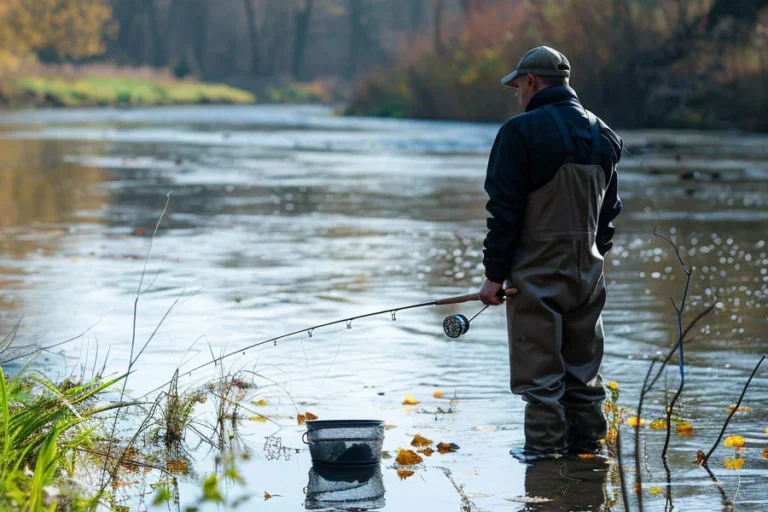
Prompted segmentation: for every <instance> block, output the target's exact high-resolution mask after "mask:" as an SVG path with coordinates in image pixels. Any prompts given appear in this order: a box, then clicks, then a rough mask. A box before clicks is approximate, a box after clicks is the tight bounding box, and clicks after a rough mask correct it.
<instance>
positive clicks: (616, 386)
mask: <svg viewBox="0 0 768 512" xmlns="http://www.w3.org/2000/svg"><path fill="white" fill-rule="evenodd" d="M608 387H609V388H610V389H612V390H614V391H617V390H618V389H619V383H618V382H616V381H615V380H612V381H611V382H609V383H608Z"/></svg>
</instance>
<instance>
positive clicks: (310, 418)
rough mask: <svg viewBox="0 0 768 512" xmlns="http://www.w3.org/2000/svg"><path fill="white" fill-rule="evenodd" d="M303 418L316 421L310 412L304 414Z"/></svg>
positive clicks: (315, 417)
mask: <svg viewBox="0 0 768 512" xmlns="http://www.w3.org/2000/svg"><path fill="white" fill-rule="evenodd" d="M304 416H305V417H306V418H307V419H308V420H316V419H317V416H315V415H314V414H312V413H311V412H309V411H307V412H305V413H304Z"/></svg>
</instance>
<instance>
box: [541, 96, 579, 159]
mask: <svg viewBox="0 0 768 512" xmlns="http://www.w3.org/2000/svg"><path fill="white" fill-rule="evenodd" d="M544 110H545V111H546V112H547V113H548V114H549V115H550V116H552V119H554V120H555V124H556V125H557V129H558V130H560V135H561V136H562V138H563V144H564V145H565V163H567V164H571V163H574V162H575V161H576V148H575V146H574V145H573V138H572V137H571V132H570V131H569V130H568V126H567V125H566V124H565V121H564V120H563V118H562V117H561V116H560V114H558V113H557V109H556V108H555V107H553V106H552V105H547V106H545V107H544Z"/></svg>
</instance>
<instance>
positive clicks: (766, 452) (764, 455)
mask: <svg viewBox="0 0 768 512" xmlns="http://www.w3.org/2000/svg"><path fill="white" fill-rule="evenodd" d="M763 458H764V459H768V448H766V449H765V450H763Z"/></svg>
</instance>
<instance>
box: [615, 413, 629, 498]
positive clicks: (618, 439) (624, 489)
mask: <svg viewBox="0 0 768 512" xmlns="http://www.w3.org/2000/svg"><path fill="white" fill-rule="evenodd" d="M616 461H617V469H618V471H619V481H620V482H621V501H623V502H624V512H629V498H628V496H627V482H626V478H625V477H624V465H623V464H622V457H621V428H617V429H616Z"/></svg>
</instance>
